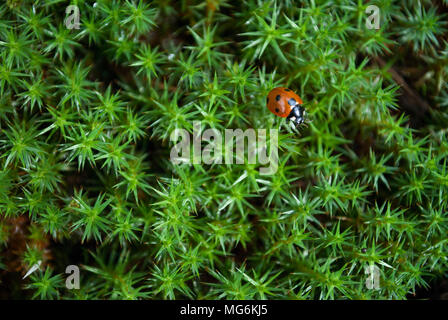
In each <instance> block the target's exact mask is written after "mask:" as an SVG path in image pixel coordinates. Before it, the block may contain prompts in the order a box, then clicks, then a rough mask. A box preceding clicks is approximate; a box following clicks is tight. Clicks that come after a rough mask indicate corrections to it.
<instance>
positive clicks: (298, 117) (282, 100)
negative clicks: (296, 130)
mask: <svg viewBox="0 0 448 320" xmlns="http://www.w3.org/2000/svg"><path fill="white" fill-rule="evenodd" d="M266 104H267V106H268V109H269V111H271V112H272V113H273V114H275V115H276V116H279V117H282V118H286V119H287V120H292V121H294V123H295V124H296V126H299V125H301V124H302V123H303V122H305V118H304V117H305V109H304V108H303V106H302V104H303V101H302V99H301V98H300V97H299V96H298V95H297V94H295V93H294V92H293V91H291V90H290V89H288V88H283V87H277V88H274V89H272V90H271V91H270V92H269V93H268V97H267V99H266Z"/></svg>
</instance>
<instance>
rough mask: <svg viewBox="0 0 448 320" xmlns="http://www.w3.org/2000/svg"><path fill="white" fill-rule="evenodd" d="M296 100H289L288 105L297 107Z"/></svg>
mask: <svg viewBox="0 0 448 320" xmlns="http://www.w3.org/2000/svg"><path fill="white" fill-rule="evenodd" d="M296 103H297V102H296V99H294V98H291V99H289V100H288V104H289V105H290V106H295V105H296Z"/></svg>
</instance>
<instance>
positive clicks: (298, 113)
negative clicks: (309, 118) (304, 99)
mask: <svg viewBox="0 0 448 320" xmlns="http://www.w3.org/2000/svg"><path fill="white" fill-rule="evenodd" d="M288 118H289V119H290V120H292V121H294V124H295V125H296V126H300V125H301V124H302V123H304V122H305V109H304V108H303V107H302V105H301V104H296V105H295V106H294V108H292V110H291V113H290V114H289V116H288Z"/></svg>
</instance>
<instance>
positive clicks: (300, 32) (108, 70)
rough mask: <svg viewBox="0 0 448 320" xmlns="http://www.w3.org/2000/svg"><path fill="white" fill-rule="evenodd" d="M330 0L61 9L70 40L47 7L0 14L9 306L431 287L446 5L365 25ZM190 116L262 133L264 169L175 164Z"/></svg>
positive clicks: (442, 228) (444, 221) (424, 4)
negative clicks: (286, 98)
mask: <svg viewBox="0 0 448 320" xmlns="http://www.w3.org/2000/svg"><path fill="white" fill-rule="evenodd" d="M339 2H340V4H335V2H334V1H330V0H328V1H298V2H296V1H289V0H285V1H276V2H275V1H261V0H251V1H227V0H218V1H206V2H203V1H196V0H182V1H169V0H167V1H154V2H149V1H137V0H128V1H118V0H112V1H106V0H98V1H96V2H95V1H84V0H79V1H73V4H76V5H77V6H78V8H79V12H80V14H81V20H80V28H79V29H68V28H67V27H66V24H65V21H64V19H65V18H66V17H67V16H68V15H69V14H66V12H65V9H66V7H65V6H66V3H65V1H59V0H54V1H33V2H32V1H20V0H14V1H12V0H8V1H7V2H6V3H3V4H2V5H0V96H1V97H0V152H1V153H0V166H1V171H0V256H4V258H2V259H1V261H0V282H2V281H4V280H5V279H6V278H8V277H10V276H11V273H13V272H21V273H22V275H24V274H25V273H26V271H27V270H28V269H29V267H30V266H31V265H32V264H34V263H36V261H37V260H42V266H41V270H40V271H36V272H35V273H34V274H32V275H31V276H30V277H28V278H27V279H25V280H23V282H14V281H17V280H12V281H13V282H14V286H15V287H14V288H15V289H11V290H10V292H9V293H8V294H9V297H11V298H12V297H15V298H63V299H97V298H100V299H108V298H113V299H155V298H164V299H165V298H166V299H176V298H208V299H212V298H214V299H221V298H226V299H274V298H275V299H312V298H320V299H358V298H363V299H380V298H382V299H384V298H385V299H405V298H408V297H410V294H412V293H415V291H416V289H418V288H420V287H426V286H427V285H428V282H429V281H430V280H432V279H433V278H434V279H436V281H437V279H440V278H442V277H443V276H446V273H447V270H448V263H447V260H446V256H448V247H447V241H446V240H447V231H448V214H447V212H448V209H447V205H446V203H447V200H448V183H447V181H448V174H447V167H446V157H447V155H448V154H447V150H448V145H447V142H446V128H447V125H448V110H447V106H448V95H447V89H448V85H447V81H446V80H447V79H446V76H447V74H448V59H447V53H448V49H447V48H448V44H447V43H446V41H444V40H443V35H444V34H446V30H447V28H448V26H447V22H448V18H447V16H446V14H444V12H446V9H447V7H446V1H445V3H444V4H442V3H441V4H440V5H439V6H438V7H437V6H434V4H433V1H418V2H416V1H401V0H400V1H399V0H396V1H395V0H382V1H373V2H372V1H371V3H370V2H369V4H376V5H377V6H378V7H379V9H380V17H381V20H380V29H378V30H376V29H367V27H366V23H365V21H366V19H367V17H368V16H369V14H367V13H366V12H365V10H366V8H367V5H366V4H363V3H362V2H363V1H349V0H346V1H339ZM339 2H338V3H339ZM390 68H392V69H390ZM277 86H283V87H288V88H291V89H292V90H294V91H295V92H297V93H298V94H299V95H300V96H301V97H302V99H303V100H304V107H305V108H306V110H307V113H308V119H309V120H311V121H310V122H309V124H308V126H307V127H302V128H301V130H300V132H297V131H291V130H290V129H289V128H287V126H285V125H284V119H281V118H278V117H275V116H274V115H273V114H271V113H270V112H269V110H268V109H267V108H266V96H267V93H268V92H269V91H270V90H271V89H273V88H274V87H277ZM194 120H198V121H202V124H203V129H208V128H216V129H218V130H220V131H221V132H224V130H225V129H227V128H232V129H236V128H241V129H243V130H245V129H248V128H255V129H266V128H267V129H269V128H276V129H279V132H280V133H279V167H278V171H277V173H276V174H274V175H267V176H266V175H260V173H259V168H260V167H262V166H263V165H262V164H255V165H254V164H233V165H224V164H222V165H218V164H214V165H207V164H195V165H188V164H179V165H176V164H173V163H172V162H170V150H171V147H172V146H173V143H171V142H170V141H169V140H170V139H169V138H170V135H171V133H172V132H173V130H175V129H176V128H184V129H186V130H188V131H189V132H190V133H193V121H194ZM19 235H20V236H19ZM67 265H78V266H79V267H80V268H81V284H80V289H79V290H69V289H67V288H65V287H64V276H65V268H66V266H67ZM373 265H374V266H376V267H377V268H378V270H379V272H380V275H379V276H380V288H379V290H374V289H369V288H368V287H367V286H366V280H367V277H368V275H367V274H366V272H365V270H366V268H367V267H368V266H373ZM17 266H18V267H17ZM14 279H17V277H16V278H14ZM0 286H1V284H0ZM1 290H2V289H0V291H1Z"/></svg>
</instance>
